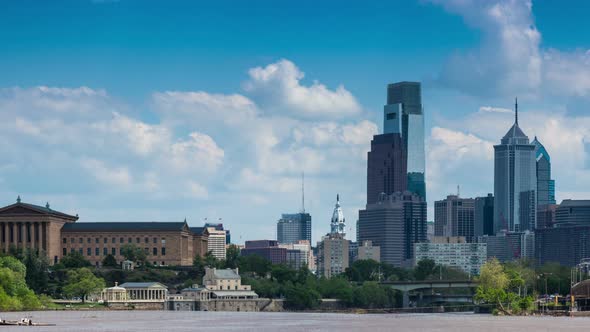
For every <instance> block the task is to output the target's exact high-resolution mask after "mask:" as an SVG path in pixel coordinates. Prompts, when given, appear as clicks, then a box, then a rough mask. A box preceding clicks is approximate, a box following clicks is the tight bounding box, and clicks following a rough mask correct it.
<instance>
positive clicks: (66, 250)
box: [61, 248, 68, 256]
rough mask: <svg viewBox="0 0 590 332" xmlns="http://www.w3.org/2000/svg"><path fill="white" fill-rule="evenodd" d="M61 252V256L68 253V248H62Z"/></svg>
mask: <svg viewBox="0 0 590 332" xmlns="http://www.w3.org/2000/svg"><path fill="white" fill-rule="evenodd" d="M61 254H62V255H63V256H65V255H67V254H68V249H66V248H63V250H62V253H61Z"/></svg>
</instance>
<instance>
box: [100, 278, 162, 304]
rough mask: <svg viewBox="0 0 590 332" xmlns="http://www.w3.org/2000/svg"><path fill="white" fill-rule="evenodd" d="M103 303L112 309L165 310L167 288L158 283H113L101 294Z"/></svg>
mask: <svg viewBox="0 0 590 332" xmlns="http://www.w3.org/2000/svg"><path fill="white" fill-rule="evenodd" d="M101 297H102V300H103V301H104V303H105V304H106V305H107V306H108V307H109V308H113V309H124V308H133V309H143V310H165V309H166V308H167V305H166V301H167V300H168V288H167V287H166V286H164V285H162V284H161V283H159V282H126V283H124V284H122V285H120V286H119V285H118V284H117V283H115V286H114V287H110V288H105V289H104V290H103V291H102V294H101Z"/></svg>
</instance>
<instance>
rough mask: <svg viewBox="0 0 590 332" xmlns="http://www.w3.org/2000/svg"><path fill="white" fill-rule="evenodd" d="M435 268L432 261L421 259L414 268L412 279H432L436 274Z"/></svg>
mask: <svg viewBox="0 0 590 332" xmlns="http://www.w3.org/2000/svg"><path fill="white" fill-rule="evenodd" d="M436 267H437V266H436V263H435V262H434V261H433V260H432V259H427V258H425V259H422V260H420V261H419V262H418V264H416V267H415V268H414V278H415V279H416V280H430V279H433V275H434V274H435V272H438V271H437V270H436ZM435 279H438V278H435Z"/></svg>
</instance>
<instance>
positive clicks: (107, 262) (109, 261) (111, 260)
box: [102, 254, 119, 267]
mask: <svg viewBox="0 0 590 332" xmlns="http://www.w3.org/2000/svg"><path fill="white" fill-rule="evenodd" d="M102 266H106V267H119V264H117V260H116V259H115V256H113V255H111V254H108V255H106V256H105V257H104V259H103V260H102Z"/></svg>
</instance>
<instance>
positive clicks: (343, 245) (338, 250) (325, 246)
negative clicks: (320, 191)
mask: <svg viewBox="0 0 590 332" xmlns="http://www.w3.org/2000/svg"><path fill="white" fill-rule="evenodd" d="M345 236H346V224H345V219H344V213H343V212H342V207H341V206H340V195H336V205H335V206H334V211H333V212H332V219H331V221H330V233H328V234H327V235H326V236H324V237H322V240H321V241H320V242H318V245H317V251H318V254H317V274H318V276H320V277H326V278H331V277H332V276H336V275H338V274H341V273H343V272H344V271H345V270H346V268H347V267H348V266H349V261H350V259H349V241H348V240H346V239H345Z"/></svg>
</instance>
